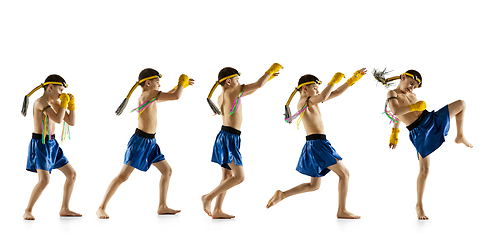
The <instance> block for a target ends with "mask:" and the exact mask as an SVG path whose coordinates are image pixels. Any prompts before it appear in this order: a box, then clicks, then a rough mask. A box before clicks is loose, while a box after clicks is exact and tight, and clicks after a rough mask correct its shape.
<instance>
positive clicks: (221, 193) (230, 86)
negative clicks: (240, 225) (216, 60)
mask: <svg viewBox="0 0 500 240" xmlns="http://www.w3.org/2000/svg"><path fill="white" fill-rule="evenodd" d="M281 68H282V66H281V65H280V64H278V63H275V64H273V65H272V66H271V68H269V70H268V71H267V72H266V73H265V74H264V75H263V76H262V77H261V78H260V79H259V80H257V82H255V83H252V84H248V85H244V84H243V85H241V84H240V83H239V79H240V77H239V76H240V73H239V72H238V71H237V70H236V69H234V68H231V67H226V68H223V69H222V70H221V71H220V72H219V80H218V81H217V82H216V83H215V85H214V87H213V88H212V90H211V91H210V94H209V99H208V100H209V103H210V105H211V107H212V110H214V112H215V113H220V112H219V110H218V109H217V107H216V106H214V105H213V103H211V100H210V96H211V95H212V94H213V91H214V90H215V88H217V85H221V86H222V93H221V95H220V96H219V98H218V104H219V106H220V108H221V111H222V124H223V125H222V129H221V131H220V132H219V134H218V135H217V138H216V139H215V143H214V148H213V153H212V162H215V163H217V164H219V165H220V166H221V169H222V180H221V182H220V184H219V185H218V186H217V187H216V188H215V189H214V190H212V191H211V192H210V193H208V194H205V195H203V196H202V197H201V201H202V203H203V210H204V211H205V212H206V213H207V214H208V216H210V217H212V218H213V219H230V218H234V216H233V215H229V214H226V213H224V212H223V211H222V202H223V201H224V197H225V196H226V191H227V190H228V189H230V188H232V187H234V186H236V185H238V184H240V183H242V182H243V180H244V178H245V176H244V174H243V163H242V160H241V154H240V134H241V132H240V129H241V122H242V120H243V113H242V112H243V109H242V106H241V99H240V98H241V97H245V96H248V95H250V94H252V93H254V92H255V91H256V90H257V89H259V88H261V87H263V86H264V84H266V82H267V81H269V80H271V79H272V78H273V77H275V76H278V74H279V73H278V71H279V70H280V69H281ZM216 197H217V201H216V202H215V207H214V210H213V212H212V209H211V203H212V200H213V199H214V198H216Z"/></svg>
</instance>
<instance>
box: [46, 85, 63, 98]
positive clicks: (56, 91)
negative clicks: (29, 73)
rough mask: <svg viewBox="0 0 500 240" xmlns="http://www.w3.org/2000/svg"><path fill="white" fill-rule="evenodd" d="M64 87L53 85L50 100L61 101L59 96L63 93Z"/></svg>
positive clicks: (50, 90)
mask: <svg viewBox="0 0 500 240" xmlns="http://www.w3.org/2000/svg"><path fill="white" fill-rule="evenodd" d="M63 90H64V87H63V86H61V85H52V88H50V89H49V92H50V98H51V99H53V100H57V99H59V96H61V94H62V93H63Z"/></svg>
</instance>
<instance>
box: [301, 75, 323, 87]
mask: <svg viewBox="0 0 500 240" xmlns="http://www.w3.org/2000/svg"><path fill="white" fill-rule="evenodd" d="M306 82H315V83H318V84H319V79H318V78H317V77H316V76H314V75H312V74H306V75H304V76H302V77H300V78H299V83H298V84H297V86H300V84H302V83H306ZM306 86H307V85H306ZM299 90H301V89H299Z"/></svg>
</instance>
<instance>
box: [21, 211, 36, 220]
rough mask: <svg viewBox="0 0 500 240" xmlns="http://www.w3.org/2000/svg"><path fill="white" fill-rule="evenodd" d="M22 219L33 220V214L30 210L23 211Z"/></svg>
mask: <svg viewBox="0 0 500 240" xmlns="http://www.w3.org/2000/svg"><path fill="white" fill-rule="evenodd" d="M23 218H24V220H35V216H33V214H31V211H25V212H24V215H23Z"/></svg>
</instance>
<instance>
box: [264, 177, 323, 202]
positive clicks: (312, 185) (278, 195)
mask: <svg viewBox="0 0 500 240" xmlns="http://www.w3.org/2000/svg"><path fill="white" fill-rule="evenodd" d="M319 186H321V178H319V177H311V182H309V183H302V184H300V185H297V186H295V187H293V188H291V189H289V190H287V191H284V192H282V191H280V190H277V191H276V192H275V193H274V195H273V197H272V198H271V199H270V200H269V202H267V206H266V207H267V208H270V207H272V206H274V205H276V204H277V203H279V202H280V201H281V200H283V199H285V198H287V197H290V196H293V195H296V194H300V193H305V192H312V191H316V190H318V189H319Z"/></svg>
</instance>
